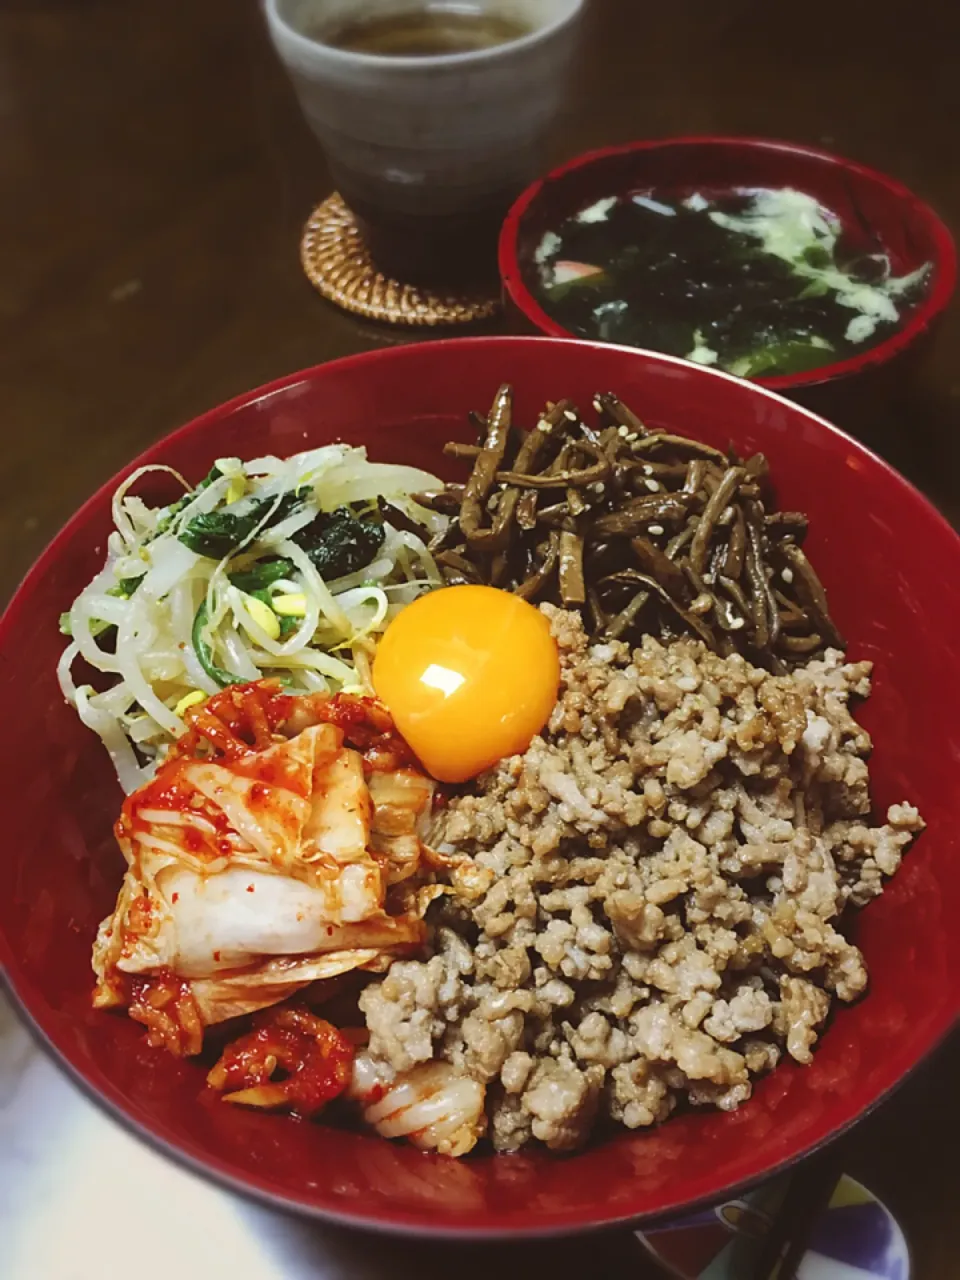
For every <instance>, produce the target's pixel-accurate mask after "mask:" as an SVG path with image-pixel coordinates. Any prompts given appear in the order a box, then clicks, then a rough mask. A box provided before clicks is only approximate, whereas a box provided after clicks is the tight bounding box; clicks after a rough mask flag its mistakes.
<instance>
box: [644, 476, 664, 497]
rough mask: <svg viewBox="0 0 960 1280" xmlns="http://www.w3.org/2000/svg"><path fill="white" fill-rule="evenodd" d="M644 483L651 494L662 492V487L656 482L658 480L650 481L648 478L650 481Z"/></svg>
mask: <svg viewBox="0 0 960 1280" xmlns="http://www.w3.org/2000/svg"><path fill="white" fill-rule="evenodd" d="M643 483H644V484H645V485H646V486H647V488H648V489H649V490H650V492H651V493H659V492H660V486H659V484H658V483H657V482H656V480H651V479H649V478H648V479H646V480H644V482H643Z"/></svg>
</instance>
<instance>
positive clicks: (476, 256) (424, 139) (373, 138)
mask: <svg viewBox="0 0 960 1280" xmlns="http://www.w3.org/2000/svg"><path fill="white" fill-rule="evenodd" d="M584 6H585V0H469V2H463V3H459V2H458V3H454V2H453V0H264V9H265V12H266V17H267V23H268V26H269V31H270V35H271V38H272V40H273V43H274V46H275V48H276V50H277V53H278V54H279V56H280V58H281V60H282V62H283V64H284V66H285V67H286V70H287V72H288V74H289V76H290V78H291V80H292V82H293V86H294V88H295V90H296V93H297V97H298V99H299V102H300V105H301V108H302V110H303V112H304V115H305V116H306V119H307V121H308V123H309V125H310V127H311V128H312V130H313V132H314V133H315V134H316V136H317V138H318V139H319V141H320V143H321V145H322V146H323V148H324V151H325V153H326V156H327V161H328V164H329V168H330V172H331V175H332V177H333V180H334V182H335V183H336V185H337V188H338V190H339V191H340V193H341V195H342V196H343V197H344V199H345V200H346V201H347V203H348V204H349V205H350V207H351V209H352V210H353V212H354V213H355V214H356V216H357V218H358V219H359V221H360V223H361V227H362V229H363V231H364V234H365V237H366V240H367V243H368V245H369V247H370V249H371V251H372V253H373V256H374V258H375V260H376V261H377V263H378V265H379V266H380V267H381V268H382V269H383V270H384V271H386V272H388V273H392V274H398V275H401V276H402V277H403V278H405V279H409V280H416V281H422V282H428V281H430V282H434V281H437V280H444V281H447V282H450V283H454V282H456V281H457V280H460V279H466V278H470V277H476V276H478V275H482V274H485V273H486V272H487V271H490V272H493V271H495V254H496V233H497V229H498V227H499V224H500V222H501V220H502V218H503V216H504V214H505V213H506V210H507V209H508V207H509V205H510V203H511V201H512V199H513V198H514V197H515V196H516V195H517V194H518V192H519V191H520V190H521V189H522V188H523V186H524V185H525V184H526V183H527V182H529V181H530V180H531V178H532V177H533V176H534V175H535V174H536V172H537V171H538V169H539V168H540V167H541V166H542V163H543V150H544V144H545V142H546V140H547V138H548V136H549V132H550V127H551V125H552V124H553V122H554V120H555V118H556V116H557V114H558V112H559V109H560V107H561V104H562V102H563V99H564V97H565V96H566V94H567V93H568V90H569V83H570V81H569V69H570V65H571V62H572V58H573V55H574V52H575V49H576V47H577V32H578V27H579V21H578V20H579V18H580V16H581V13H582V10H583V8H584ZM444 12H446V13H453V14H455V15H458V17H457V20H458V21H463V22H465V23H467V24H469V23H470V22H471V21H473V20H476V21H477V22H479V23H480V24H481V25H482V24H483V22H484V20H486V19H489V20H492V22H493V24H494V25H495V26H496V27H497V29H499V30H502V29H503V28H504V27H505V26H506V27H508V28H509V29H511V30H512V31H515V32H516V33H517V34H516V36H515V38H510V39H506V40H500V41H499V42H494V41H492V42H491V43H490V44H489V45H488V46H486V47H480V48H475V47H474V48H466V49H465V50H464V51H460V52H456V51H454V52H449V51H446V52H441V53H426V54H424V53H417V54H412V55H411V54H399V55H398V54H396V53H393V52H390V53H370V52H362V51H358V49H357V47H356V44H354V47H342V46H338V44H337V41H338V39H339V38H340V34H341V33H342V32H343V31H344V30H345V29H346V28H347V27H349V28H350V29H351V30H353V31H357V30H362V28H363V24H364V23H365V22H369V23H373V24H380V25H381V26H382V25H383V24H384V23H385V22H387V23H388V24H389V20H390V19H392V18H395V19H397V20H398V21H403V20H407V21H409V20H410V19H411V17H416V15H423V14H424V13H427V14H437V13H444Z"/></svg>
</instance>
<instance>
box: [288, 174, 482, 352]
mask: <svg viewBox="0 0 960 1280" xmlns="http://www.w3.org/2000/svg"><path fill="white" fill-rule="evenodd" d="M300 261H301V263H302V264H303V269H304V271H305V272H306V275H307V279H308V280H309V281H310V283H311V284H312V285H313V286H314V288H315V289H317V290H318V292H320V293H321V294H323V296H324V297H325V298H327V299H328V300H329V301H330V302H335V303H336V304H337V306H338V307H343V309H344V310H345V311H351V312H353V314H354V315H358V316H363V317H364V318H365V319H367V320H378V321H380V322H381V323H382V324H402V325H409V326H416V327H419V326H422V325H427V326H431V327H435V326H439V325H460V324H474V323H476V321H478V320H487V319H489V318H490V317H491V316H493V315H496V313H497V311H499V309H500V303H499V301H498V299H496V298H492V297H490V296H488V295H485V294H457V293H436V292H434V291H433V290H431V289H420V288H417V287H416V286H415V285H412V284H403V283H402V282H401V281H399V280H391V279H390V278H389V277H388V276H385V275H383V274H382V273H381V272H380V271H378V270H377V268H376V267H375V266H374V264H373V262H372V261H371V259H370V254H369V252H368V251H367V247H366V245H365V244H364V242H363V239H362V237H361V235H360V231H359V228H358V227H357V224H356V221H355V220H354V217H353V214H352V213H351V212H350V210H349V209H348V208H347V206H346V205H345V204H344V202H343V200H342V198H341V197H340V196H339V195H337V193H336V192H334V194H333V195H332V196H329V197H328V198H327V199H326V200H324V202H323V204H320V205H318V206H317V207H316V209H314V211H313V213H312V214H311V215H310V220H309V222H308V223H307V225H306V226H305V227H304V229H303V238H302V240H301V241H300Z"/></svg>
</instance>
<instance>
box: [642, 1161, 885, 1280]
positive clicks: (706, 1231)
mask: <svg viewBox="0 0 960 1280" xmlns="http://www.w3.org/2000/svg"><path fill="white" fill-rule="evenodd" d="M789 1183H790V1177H789V1175H787V1176H786V1177H783V1178H776V1179H774V1180H773V1181H772V1182H767V1183H764V1185H763V1186H761V1187H758V1188H757V1190H756V1191H754V1192H752V1193H751V1194H749V1195H746V1196H744V1197H742V1198H741V1199H738V1200H730V1201H727V1203H726V1204H721V1205H717V1207H716V1208H714V1209H706V1210H704V1211H703V1212H702V1213H697V1214H693V1215H691V1216H690V1217H687V1218H679V1219H677V1221H676V1222H671V1223H668V1224H667V1225H665V1226H663V1227H661V1228H659V1229H658V1230H656V1231H648V1232H646V1233H643V1232H640V1231H638V1232H637V1239H638V1240H639V1241H640V1242H641V1244H643V1245H644V1247H645V1248H646V1249H647V1250H648V1252H649V1253H650V1254H651V1255H652V1257H653V1258H654V1259H655V1260H656V1261H657V1262H658V1263H659V1264H660V1266H661V1267H663V1268H664V1269H665V1270H666V1272H667V1273H668V1274H669V1275H671V1276H676V1277H677V1280H743V1277H744V1276H749V1275H752V1274H753V1272H754V1269H755V1267H756V1265H757V1263H758V1261H759V1256H760V1249H761V1247H762V1245H763V1237H764V1235H765V1234H766V1233H767V1231H769V1229H770V1226H771V1224H772V1222H773V1220H774V1217H775V1215H776V1211H777V1208H778V1207H779V1205H780V1204H781V1203H782V1201H783V1197H784V1196H785V1195H786V1192H787V1187H788V1186H789ZM796 1274H797V1280H910V1253H909V1250H908V1248H907V1242H906V1239H905V1238H904V1234H903V1232H902V1230H901V1229H900V1225H899V1223H898V1222H897V1220H896V1218H894V1216H893V1215H892V1214H891V1212H890V1210H889V1209H888V1208H887V1207H886V1205H885V1204H883V1203H882V1202H881V1201H880V1200H878V1199H877V1197H876V1196H875V1195H874V1194H873V1192H871V1191H868V1190H867V1188H866V1187H865V1186H863V1184H862V1183H860V1182H855V1181H854V1179H853V1178H848V1177H846V1176H844V1177H842V1178H841V1179H840V1181H839V1182H838V1183H837V1186H836V1189H835V1191H834V1193H833V1195H832V1197H831V1199H830V1203H829V1205H828V1206H827V1208H826V1209H825V1210H824V1212H823V1213H822V1214H821V1215H820V1217H819V1218H818V1219H817V1221H816V1223H815V1224H814V1227H813V1230H812V1231H811V1233H810V1241H809V1247H808V1250H807V1252H806V1253H805V1254H804V1256H803V1260H802V1262H801V1263H800V1266H799V1267H798V1269H797V1273H796Z"/></svg>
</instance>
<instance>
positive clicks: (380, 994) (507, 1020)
mask: <svg viewBox="0 0 960 1280" xmlns="http://www.w3.org/2000/svg"><path fill="white" fill-rule="evenodd" d="M544 611H545V612H546V613H547V614H548V616H549V617H550V620H551V624H552V627H553V632H554V635H555V636H556V638H557V642H558V644H559V647H560V651H561V660H562V682H561V688H560V696H559V699H558V702H557V705H556V708H555V709H554V712H553V714H552V715H551V717H550V721H549V723H548V725H547V726H546V728H545V729H544V731H543V733H542V735H541V736H539V737H537V738H535V739H534V741H533V742H532V743H531V744H530V747H529V748H528V750H527V751H526V752H525V753H524V754H523V755H521V756H513V757H510V758H508V759H505V760H501V761H500V762H499V764H498V765H497V766H496V767H495V768H494V769H492V770H491V771H490V772H489V773H487V774H485V775H484V776H483V777H481V778H480V779H478V780H477V783H476V784H475V785H474V787H473V788H472V789H471V792H470V793H469V794H463V795H458V796H456V797H455V798H453V799H452V800H451V801H450V802H449V804H448V805H447V806H446V807H445V808H444V809H442V810H440V812H439V814H438V816H437V819H436V829H435V831H434V832H433V833H432V840H433V843H434V844H435V845H436V846H437V847H440V848H443V849H445V850H449V851H455V852H457V853H459V854H461V855H464V856H465V858H466V860H465V861H464V862H463V863H462V865H461V866H460V867H459V868H457V869H456V870H455V871H454V872H453V873H452V874H451V877H450V881H451V883H450V889H451V892H450V893H449V894H447V895H446V896H445V897H443V898H442V899H440V900H438V902H437V903H436V904H435V905H434V907H433V908H432V909H431V919H432V922H433V924H434V926H435V941H434V954H433V955H432V956H431V957H430V958H429V959H426V960H399V961H396V962H395V963H394V964H393V965H392V966H391V968H390V970H389V971H388V973H387V974H386V975H385V977H384V978H383V979H382V980H381V981H379V982H377V983H374V984H372V985H370V986H369V987H368V988H367V989H366V990H365V992H364V994H363V997H362V1000H361V1006H362V1008H363V1011H364V1013H365V1014H366V1018H367V1025H368V1027H369V1030H370V1047H369V1052H370V1054H371V1056H372V1058H373V1059H374V1060H377V1061H379V1062H382V1063H383V1064H384V1065H385V1067H386V1068H389V1069H392V1070H394V1071H404V1070H408V1069H409V1068H410V1067H411V1066H413V1065H415V1064H417V1063H422V1062H426V1061H428V1060H430V1059H437V1060H442V1061H446V1062H449V1063H452V1064H453V1065H454V1066H456V1067H457V1068H458V1070H460V1071H463V1072H465V1073H467V1074H468V1075H470V1076H472V1077H473V1078H474V1079H476V1080H477V1081H480V1082H482V1083H483V1084H484V1085H485V1086H486V1108H487V1113H488V1118H489V1130H488V1132H489V1136H490V1138H491V1140H492V1142H493V1145H494V1147H495V1148H496V1149H498V1150H516V1149H518V1148H519V1147H522V1146H523V1145H525V1144H526V1143H528V1142H531V1141H539V1142H543V1143H545V1144H546V1145H547V1146H549V1147H551V1148H553V1149H555V1150H561V1151H562V1150H569V1149H571V1148H573V1147H576V1146H578V1145H580V1144H582V1143H583V1142H584V1141H585V1140H586V1139H587V1137H588V1135H589V1133H590V1130H591V1128H592V1126H593V1124H594V1123H595V1120H596V1118H597V1117H598V1115H604V1116H608V1117H610V1118H612V1119H613V1120H614V1121H617V1122H619V1123H620V1124H623V1125H625V1126H626V1127H627V1128H631V1129H636V1128H640V1127H644V1126H648V1125H652V1124H656V1123H658V1122H660V1121H663V1120H665V1119H667V1118H668V1117H669V1116H670V1115H671V1113H672V1112H674V1111H675V1110H676V1108H677V1107H678V1106H680V1105H681V1104H684V1103H686V1104H692V1105H695V1106H714V1107H718V1108H720V1109H721V1110H733V1109H735V1108H736V1107H737V1106H739V1105H740V1103H742V1102H743V1101H744V1100H745V1099H747V1098H748V1097H749V1096H750V1091H751V1088H752V1081H753V1080H754V1079H755V1078H756V1077H757V1076H759V1075H762V1074H763V1073H765V1072H767V1071H770V1070H772V1069H773V1068H774V1067H775V1066H776V1064H777V1062H778V1060H779V1059H780V1057H781V1054H782V1053H783V1052H786V1053H788V1054H789V1055H790V1056H791V1057H792V1058H794V1059H795V1060H796V1061H797V1062H801V1063H807V1062H809V1061H810V1060H811V1057H812V1051H813V1047H814V1045H815V1043H816V1040H817V1037H818V1035H819V1034H820V1031H821V1029H822V1027H823V1025H824V1023H825V1021H826V1019H827V1017H828V1014H829V1011H830V1005H831V997H832V995H835V996H836V997H837V998H838V999H840V1000H845V1001H849V1000H853V999H855V998H857V997H858V996H859V995H861V994H862V993H863V991H864V990H865V989H866V986H867V973H866V969H865V967H864V963H863V957H862V956H861V954H860V952H859V951H858V949H857V948H856V947H855V946H854V945H853V944H852V943H851V942H850V941H848V939H847V937H846V936H845V934H844V932H843V928H842V924H843V923H844V921H843V919H842V917H844V914H845V912H846V910H847V908H848V907H855V906H860V905H863V904H864V903H866V902H868V901H869V900H870V899H871V898H873V897H875V896H876V895H877V894H878V893H880V892H881V890H882V888H883V882H884V878H885V877H888V876H890V875H892V874H893V873H894V872H895V871H896V870H897V867H898V866H899V864H900V859H901V857H902V854H903V851H904V849H905V848H906V846H907V845H908V844H909V843H910V841H911V840H912V839H913V838H914V836H915V835H916V834H917V832H919V831H920V830H921V829H922V826H923V822H922V820H921V818H920V816H919V814H918V813H917V811H916V810H915V809H914V808H912V807H911V806H910V805H908V804H900V805H893V806H892V807H891V808H890V810H889V811H888V814H887V821H886V823H885V824H884V825H882V826H878V827H874V826H871V825H870V823H869V817H868V815H869V812H870V797H869V779H868V774H867V765H866V757H867V755H868V753H869V751H870V746H871V744H870V739H869V737H868V735H867V734H866V733H865V732H864V731H863V729H862V728H861V727H860V726H859V725H858V724H857V723H856V721H855V720H854V718H853V715H852V713H851V709H850V701H851V699H852V698H854V697H857V698H863V697H866V696H867V695H868V694H869V691H870V665H869V664H868V663H856V664H845V663H844V660H843V656H842V655H841V654H840V653H839V652H835V651H831V652H828V653H827V654H826V655H824V657H822V658H819V659H817V660H816V661H813V662H811V663H809V664H808V665H807V666H806V667H801V668H798V669H797V670H795V671H793V672H792V673H791V674H790V675H786V676H772V675H770V674H769V672H767V671H762V670H759V669H756V668H754V667H751V666H750V664H749V663H748V662H747V661H746V660H745V659H744V658H743V657H741V656H739V655H733V656H731V657H727V658H722V657H719V656H718V655H716V654H714V653H711V652H709V651H708V650H707V649H705V648H704V646H703V645H701V644H700V643H699V642H695V641H692V640H677V641H674V642H672V643H670V644H666V645H664V644H661V643H658V642H657V641H656V640H653V639H649V638H648V639H645V640H644V642H643V644H642V646H641V647H640V648H639V649H637V650H635V651H631V650H630V649H628V648H627V646H626V645H623V644H620V643H616V642H615V643H606V644H602V645H593V646H590V645H589V643H588V641H587V639H586V637H585V635H584V633H583V629H582V627H581V625H580V621H579V619H578V618H577V617H576V616H575V615H572V614H568V613H564V612H562V611H559V610H555V609H550V608H549V607H545V609H544Z"/></svg>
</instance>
